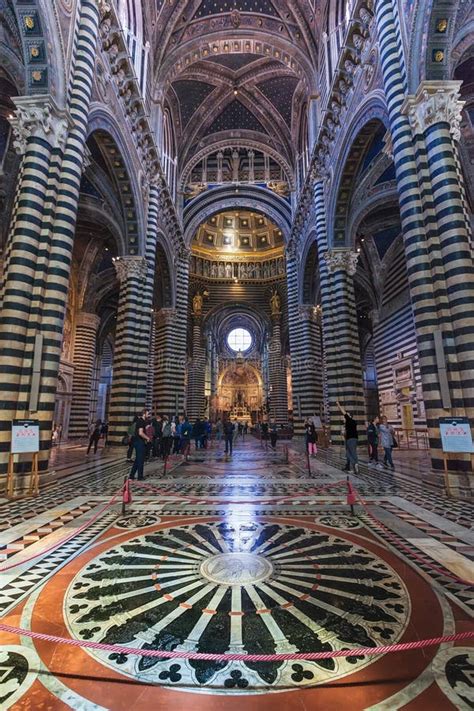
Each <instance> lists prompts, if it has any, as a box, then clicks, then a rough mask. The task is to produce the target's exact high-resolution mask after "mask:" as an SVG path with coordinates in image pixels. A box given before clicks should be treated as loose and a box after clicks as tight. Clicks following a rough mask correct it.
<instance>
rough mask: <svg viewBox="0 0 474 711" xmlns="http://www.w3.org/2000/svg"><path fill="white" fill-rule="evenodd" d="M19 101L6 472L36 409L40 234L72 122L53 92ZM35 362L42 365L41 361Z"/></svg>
mask: <svg viewBox="0 0 474 711" xmlns="http://www.w3.org/2000/svg"><path fill="white" fill-rule="evenodd" d="M15 104H16V107H17V109H16V111H15V115H14V116H13V118H11V119H10V122H11V124H12V127H13V132H14V135H15V141H14V146H15V149H16V150H17V152H18V153H20V154H22V155H23V160H22V164H21V167H20V171H19V177H18V183H17V190H16V198H15V204H14V209H13V213H12V220H11V226H10V233H9V237H8V242H7V245H6V249H5V254H4V262H3V281H2V308H1V310H0V384H1V391H2V398H1V405H0V407H1V409H2V416H1V418H0V452H1V453H2V454H1V462H0V468H1V470H2V471H5V469H6V461H7V457H6V452H8V450H9V446H10V429H11V420H12V419H14V418H15V417H29V416H30V413H33V412H35V411H36V399H37V398H36V393H35V397H34V398H31V378H32V369H33V358H34V352H35V343H36V342H37V339H36V336H35V333H33V334H31V333H30V322H31V321H33V322H35V323H36V322H37V320H38V314H37V313H35V312H34V309H33V301H34V289H35V286H36V283H37V281H36V280H37V269H38V262H39V260H40V259H41V258H42V253H43V244H42V239H41V233H42V227H43V220H44V213H45V206H46V204H49V202H50V196H49V187H50V181H51V178H52V176H53V175H55V174H56V171H57V159H58V156H60V155H61V153H62V149H63V147H64V142H65V137H66V132H67V126H68V122H67V118H66V114H65V112H64V111H61V110H60V109H58V107H57V106H56V104H55V102H54V100H53V99H52V98H51V97H50V96H31V97H17V98H15ZM38 344H39V341H38ZM38 352H39V348H37V354H38ZM37 360H38V356H37ZM36 366H37V368H39V367H40V363H39V362H37V363H36ZM51 417H52V415H51ZM49 435H50V433H49Z"/></svg>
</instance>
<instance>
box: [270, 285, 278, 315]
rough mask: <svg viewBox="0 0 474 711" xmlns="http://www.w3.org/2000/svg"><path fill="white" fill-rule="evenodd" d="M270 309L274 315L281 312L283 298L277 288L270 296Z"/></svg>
mask: <svg viewBox="0 0 474 711" xmlns="http://www.w3.org/2000/svg"><path fill="white" fill-rule="evenodd" d="M270 309H271V312H272V316H277V315H278V314H281V298H280V294H279V293H278V291H277V290H276V289H275V290H274V291H273V293H272V295H271V298H270Z"/></svg>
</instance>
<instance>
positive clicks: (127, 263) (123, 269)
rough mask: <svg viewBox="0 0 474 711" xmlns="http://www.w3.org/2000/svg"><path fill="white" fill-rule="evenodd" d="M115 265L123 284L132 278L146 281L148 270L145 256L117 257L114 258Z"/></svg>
mask: <svg viewBox="0 0 474 711" xmlns="http://www.w3.org/2000/svg"><path fill="white" fill-rule="evenodd" d="M114 267H115V271H116V272H117V276H118V279H119V281H120V283H121V284H124V283H125V282H126V281H127V280H128V279H130V278H136V279H138V280H139V281H145V279H146V275H147V272H148V263H147V261H146V259H145V257H138V256H137V257H117V258H116V259H115V260H114Z"/></svg>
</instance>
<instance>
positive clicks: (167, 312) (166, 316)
mask: <svg viewBox="0 0 474 711" xmlns="http://www.w3.org/2000/svg"><path fill="white" fill-rule="evenodd" d="M177 316H178V312H177V311H176V309H172V308H162V309H160V310H159V311H157V312H156V313H155V326H156V328H160V327H162V326H168V325H171V324H173V323H175V321H176V318H177Z"/></svg>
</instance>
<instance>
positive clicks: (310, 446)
mask: <svg viewBox="0 0 474 711" xmlns="http://www.w3.org/2000/svg"><path fill="white" fill-rule="evenodd" d="M304 429H305V438H306V449H307V450H308V454H311V455H312V456H313V457H315V456H316V454H317V451H318V448H317V446H316V443H317V441H318V435H317V432H316V427H315V426H314V421H313V420H310V419H307V420H306V422H305V423H304Z"/></svg>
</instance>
